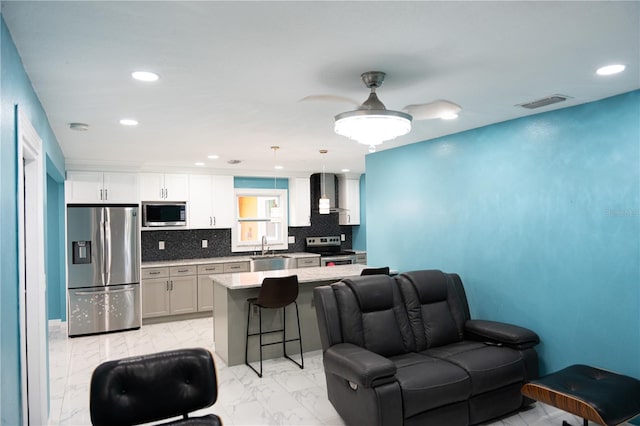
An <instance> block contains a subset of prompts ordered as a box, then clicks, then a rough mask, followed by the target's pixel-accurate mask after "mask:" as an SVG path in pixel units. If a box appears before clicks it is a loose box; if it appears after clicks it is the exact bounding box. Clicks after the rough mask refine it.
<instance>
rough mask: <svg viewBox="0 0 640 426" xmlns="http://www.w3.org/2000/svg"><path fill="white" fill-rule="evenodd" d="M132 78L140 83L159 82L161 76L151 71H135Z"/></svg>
mask: <svg viewBox="0 0 640 426" xmlns="http://www.w3.org/2000/svg"><path fill="white" fill-rule="evenodd" d="M131 77H133V78H135V79H136V80H138V81H147V82H149V81H157V80H158V79H159V78H160V76H159V75H158V74H156V73H154V72H149V71H134V72H132V73H131Z"/></svg>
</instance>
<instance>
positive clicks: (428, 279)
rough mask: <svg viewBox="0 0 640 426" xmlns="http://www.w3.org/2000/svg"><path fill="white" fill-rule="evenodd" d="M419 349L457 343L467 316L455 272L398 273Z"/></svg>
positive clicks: (399, 283) (460, 338)
mask: <svg viewBox="0 0 640 426" xmlns="http://www.w3.org/2000/svg"><path fill="white" fill-rule="evenodd" d="M395 279H396V281H397V283H398V285H399V287H400V290H401V292H402V297H403V299H404V304H405V307H406V311H407V315H408V318H409V322H410V324H411V330H412V332H413V335H414V337H415V346H416V348H417V350H418V351H422V350H425V349H428V348H432V347H436V346H442V345H446V344H449V343H454V342H458V341H460V340H462V339H463V337H464V324H465V322H466V321H467V320H468V319H470V314H469V305H468V304H467V296H466V294H465V292H464V288H463V286H462V281H461V280H460V277H459V276H458V275H457V274H445V273H444V272H442V271H439V270H423V271H413V272H406V273H403V274H401V275H399V276H397V277H396V278H395Z"/></svg>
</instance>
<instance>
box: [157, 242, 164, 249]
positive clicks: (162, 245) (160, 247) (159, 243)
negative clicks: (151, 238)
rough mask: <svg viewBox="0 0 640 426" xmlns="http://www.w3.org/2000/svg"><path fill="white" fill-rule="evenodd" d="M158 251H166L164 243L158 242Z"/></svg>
mask: <svg viewBox="0 0 640 426" xmlns="http://www.w3.org/2000/svg"><path fill="white" fill-rule="evenodd" d="M158 250H164V241H158Z"/></svg>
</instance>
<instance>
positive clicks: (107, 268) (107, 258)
mask: <svg viewBox="0 0 640 426" xmlns="http://www.w3.org/2000/svg"><path fill="white" fill-rule="evenodd" d="M104 212H105V217H106V219H105V221H104V274H105V277H106V281H105V285H109V284H110V283H111V211H110V210H109V208H105V209H104Z"/></svg>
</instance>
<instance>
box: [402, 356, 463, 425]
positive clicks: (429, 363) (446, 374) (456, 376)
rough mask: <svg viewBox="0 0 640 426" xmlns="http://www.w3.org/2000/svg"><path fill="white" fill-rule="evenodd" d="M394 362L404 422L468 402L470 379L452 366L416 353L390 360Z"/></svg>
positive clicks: (459, 369)
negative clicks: (406, 419) (425, 412)
mask: <svg viewBox="0 0 640 426" xmlns="http://www.w3.org/2000/svg"><path fill="white" fill-rule="evenodd" d="M391 360H392V361H393V362H394V363H395V365H396V367H397V373H396V378H397V380H398V383H399V384H400V388H401V389H402V406H403V407H404V417H405V418H408V417H411V416H414V415H416V414H419V413H422V412H424V411H425V410H430V409H432V408H436V407H442V406H446V405H449V404H452V403H455V402H460V401H465V400H466V399H467V398H469V395H470V394H471V380H470V378H469V375H468V374H467V372H466V371H464V370H463V369H462V368H460V367H458V366H456V365H454V364H452V363H450V362H447V361H443V360H441V359H438V358H433V357H430V356H425V355H421V354H417V353H409V354H405V355H399V356H395V357H391Z"/></svg>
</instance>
